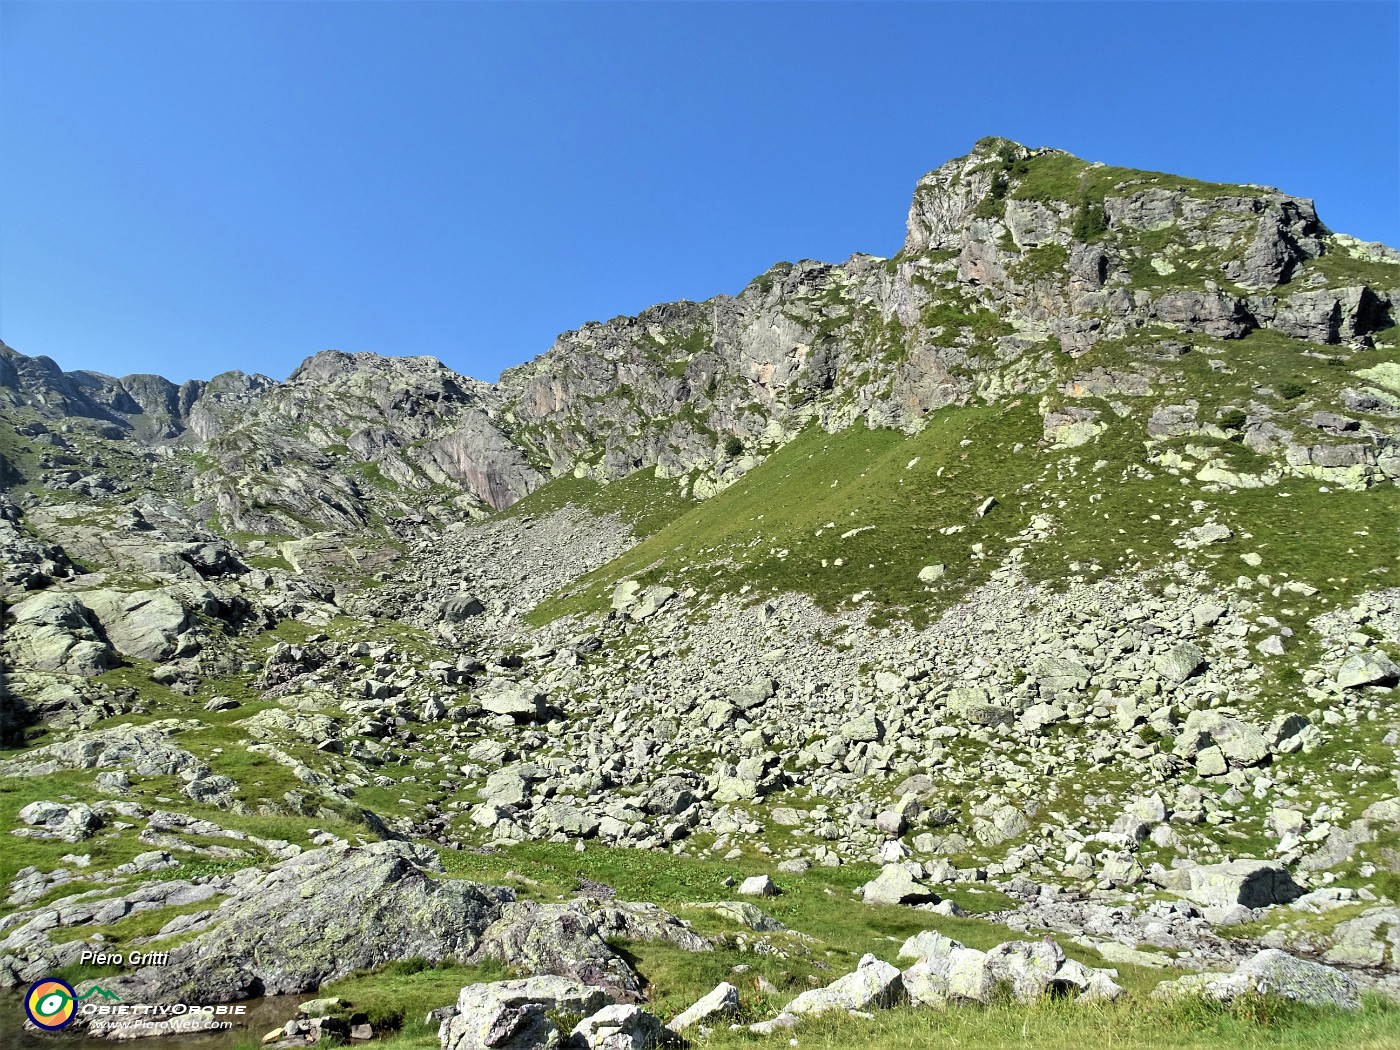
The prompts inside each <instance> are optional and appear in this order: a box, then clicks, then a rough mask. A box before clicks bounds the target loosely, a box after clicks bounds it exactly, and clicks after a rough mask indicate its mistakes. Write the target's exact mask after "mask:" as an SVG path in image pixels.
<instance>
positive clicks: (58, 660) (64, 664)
mask: <svg viewBox="0 0 1400 1050" xmlns="http://www.w3.org/2000/svg"><path fill="white" fill-rule="evenodd" d="M10 615H11V616H12V617H14V624H13V625H12V626H11V627H10V628H9V629H8V630H7V631H5V643H6V649H7V650H8V652H9V656H10V659H11V661H12V662H13V664H14V666H15V667H21V668H30V669H32V670H35V671H59V672H62V673H64V674H79V675H84V676H87V677H92V676H93V675H99V674H101V673H102V672H103V671H106V670H107V669H108V668H110V667H112V666H113V664H114V663H115V661H114V659H113V654H112V650H111V647H110V646H109V645H108V644H107V642H106V641H105V640H104V639H103V638H102V636H101V635H100V634H99V633H98V631H97V625H96V623H95V622H94V620H93V619H92V616H91V614H90V613H89V612H88V609H87V608H86V606H84V605H83V603H82V602H80V601H78V599H77V598H75V597H74V596H73V595H71V594H57V593H54V592H51V591H45V592H42V593H40V594H36V595H34V596H33V597H32V598H26V599H25V600H24V601H22V602H19V603H18V604H16V605H15V606H14V607H13V608H11V609H10Z"/></svg>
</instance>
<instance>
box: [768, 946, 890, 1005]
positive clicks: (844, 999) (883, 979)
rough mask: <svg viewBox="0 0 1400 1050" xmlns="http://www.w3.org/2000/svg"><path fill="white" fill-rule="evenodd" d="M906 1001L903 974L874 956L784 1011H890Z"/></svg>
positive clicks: (868, 956)
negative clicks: (875, 1009) (897, 1004)
mask: <svg viewBox="0 0 1400 1050" xmlns="http://www.w3.org/2000/svg"><path fill="white" fill-rule="evenodd" d="M905 998H906V996H905V991H904V982H903V981H902V980H901V979H900V975H899V970H898V969H897V968H896V967H894V966H891V965H890V964H889V963H887V962H881V961H880V960H879V959H877V958H875V956H873V955H866V956H862V957H861V960H860V964H859V965H858V966H857V967H856V969H855V971H854V972H853V973H848V974H847V975H846V976H845V977H839V978H837V979H836V980H835V981H832V982H831V983H830V984H829V985H827V986H826V987H825V988H813V989H812V990H811V991H809V992H803V993H802V994H801V995H799V996H798V997H797V998H796V999H794V1000H793V1001H792V1002H790V1003H788V1004H787V1006H786V1007H784V1010H785V1011H786V1012H787V1013H791V1014H819V1013H825V1012H826V1011H828V1010H867V1009H870V1008H871V1007H878V1008H882V1009H883V1008H887V1007H891V1006H894V1005H895V1004H896V1003H899V1002H902V1001H903V1000H904V999H905Z"/></svg>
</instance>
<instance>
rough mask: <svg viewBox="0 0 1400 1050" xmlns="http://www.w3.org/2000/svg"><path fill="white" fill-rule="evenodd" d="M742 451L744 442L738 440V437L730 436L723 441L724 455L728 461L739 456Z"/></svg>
mask: <svg viewBox="0 0 1400 1050" xmlns="http://www.w3.org/2000/svg"><path fill="white" fill-rule="evenodd" d="M743 451H744V442H743V441H742V440H740V438H739V437H738V435H736V434H730V435H729V436H728V437H727V438H725V439H724V454H725V455H726V456H728V457H729V458H730V459H733V458H734V457H735V456H737V455H739V454H740V453H741V452H743Z"/></svg>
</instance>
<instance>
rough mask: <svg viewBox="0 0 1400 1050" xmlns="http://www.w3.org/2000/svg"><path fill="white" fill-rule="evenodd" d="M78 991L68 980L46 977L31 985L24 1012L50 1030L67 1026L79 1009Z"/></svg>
mask: <svg viewBox="0 0 1400 1050" xmlns="http://www.w3.org/2000/svg"><path fill="white" fill-rule="evenodd" d="M77 999H78V996H77V993H75V992H74V991H73V986H72V985H71V984H69V983H68V982H67V981H60V980H59V979H58V978H57V977H45V978H44V979H43V980H42V981H35V982H34V983H33V984H32V985H30V986H29V994H28V995H26V996H25V997H24V1012H25V1013H26V1014H28V1015H29V1019H30V1020H31V1021H33V1022H34V1024H35V1025H36V1026H37V1027H39V1028H43V1029H46V1030H47V1031H50V1032H56V1031H58V1029H60V1028H67V1027H68V1025H70V1024H72V1023H73V1015H74V1014H76V1013H77V1012H78V1011H77Z"/></svg>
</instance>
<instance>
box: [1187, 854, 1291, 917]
mask: <svg viewBox="0 0 1400 1050" xmlns="http://www.w3.org/2000/svg"><path fill="white" fill-rule="evenodd" d="M1165 888H1166V889H1167V890H1168V891H1169V892H1171V893H1175V894H1176V895H1177V896H1179V897H1185V898H1186V899H1187V900H1190V901H1195V902H1196V903H1197V904H1201V905H1204V906H1206V907H1215V908H1225V907H1230V906H1232V905H1242V906H1243V907H1245V908H1266V907H1268V906H1269V905H1271V904H1287V903H1289V902H1290V901H1293V900H1296V899H1297V898H1298V897H1300V896H1302V892H1303V891H1302V890H1301V889H1299V887H1298V885H1297V884H1296V883H1295V882H1294V881H1293V878H1292V876H1290V875H1289V874H1288V869H1287V868H1285V867H1284V866H1283V864H1281V863H1280V862H1278V861H1272V860H1232V861H1224V862H1222V863H1220V864H1202V865H1198V866H1196V867H1194V868H1178V869H1174V870H1173V871H1172V872H1170V873H1169V877H1168V879H1167V882H1166V886H1165Z"/></svg>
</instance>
